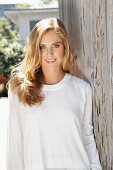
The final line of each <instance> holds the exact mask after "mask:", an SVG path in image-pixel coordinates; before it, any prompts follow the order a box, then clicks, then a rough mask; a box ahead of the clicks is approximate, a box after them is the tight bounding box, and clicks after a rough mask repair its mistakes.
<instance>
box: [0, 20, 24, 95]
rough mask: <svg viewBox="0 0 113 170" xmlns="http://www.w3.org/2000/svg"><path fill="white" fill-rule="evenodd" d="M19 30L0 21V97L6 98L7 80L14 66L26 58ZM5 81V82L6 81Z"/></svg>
mask: <svg viewBox="0 0 113 170" xmlns="http://www.w3.org/2000/svg"><path fill="white" fill-rule="evenodd" d="M18 40H19V36H18V30H17V27H16V25H15V26H14V29H11V25H10V24H9V22H8V21H7V19H5V18H1V19H0V77H1V79H2V82H1V80H0V84H2V87H3V88H0V96H3V95H4V94H5V96H6V86H5V84H6V79H7V80H8V78H9V76H10V72H11V69H12V68H13V66H14V65H16V64H18V63H19V62H21V60H22V58H23V56H24V49H25V48H24V46H23V45H22V44H20V43H19V42H18ZM4 80H5V81H4Z"/></svg>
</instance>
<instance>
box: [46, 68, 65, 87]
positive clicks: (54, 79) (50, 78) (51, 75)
mask: <svg viewBox="0 0 113 170" xmlns="http://www.w3.org/2000/svg"><path fill="white" fill-rule="evenodd" d="M43 75H44V78H43V82H44V84H48V85H49V84H56V83H58V82H59V81H61V80H62V79H63V77H64V75H65V72H64V71H63V70H62V71H60V72H47V73H46V74H44V73H43Z"/></svg>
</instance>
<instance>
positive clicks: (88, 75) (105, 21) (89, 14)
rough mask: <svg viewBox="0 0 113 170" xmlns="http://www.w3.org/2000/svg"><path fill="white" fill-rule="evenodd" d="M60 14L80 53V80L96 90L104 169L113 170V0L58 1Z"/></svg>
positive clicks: (96, 120)
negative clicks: (88, 83)
mask: <svg viewBox="0 0 113 170" xmlns="http://www.w3.org/2000/svg"><path fill="white" fill-rule="evenodd" d="M59 13H60V19H62V20H63V21H64V23H65V25H66V27H67V29H68V32H69V36H70V38H71V42H72V46H73V51H74V53H76V51H77V59H76V62H77V65H78V70H79V72H80V77H81V78H85V79H88V81H90V83H91V84H92V88H93V122H94V133H95V140H96V143H97V148H98V151H99V155H100V159H101V164H102V167H103V170H113V115H112V91H113V88H112V85H113V78H112V75H113V1H112V0H93V1H92V0H59Z"/></svg>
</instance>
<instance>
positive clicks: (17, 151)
mask: <svg viewBox="0 0 113 170" xmlns="http://www.w3.org/2000/svg"><path fill="white" fill-rule="evenodd" d="M8 99H9V121H8V131H7V132H8V133H7V134H8V140H7V170H23V169H24V168H23V167H24V161H23V154H24V153H23V134H22V126H21V117H20V112H19V101H18V97H17V96H16V95H14V94H12V92H11V91H10V90H9V92H8Z"/></svg>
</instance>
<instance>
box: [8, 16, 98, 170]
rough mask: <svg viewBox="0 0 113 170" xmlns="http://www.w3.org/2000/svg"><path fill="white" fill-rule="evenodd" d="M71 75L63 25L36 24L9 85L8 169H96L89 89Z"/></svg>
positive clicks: (53, 20)
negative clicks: (24, 53) (23, 56)
mask: <svg viewBox="0 0 113 170" xmlns="http://www.w3.org/2000/svg"><path fill="white" fill-rule="evenodd" d="M73 70H74V58H73V54H72V49H71V47H70V43H69V39H68V36H67V32H66V29H65V27H64V24H63V23H62V22H61V21H60V20H59V19H56V18H48V19H43V20H41V21H40V22H38V23H37V24H36V26H35V28H34V29H33V31H32V32H31V34H30V35H29V37H28V39H27V50H26V55H25V58H24V59H23V61H22V63H21V64H20V65H19V66H18V67H17V68H16V69H15V70H14V71H13V73H12V76H11V79H10V81H9V102H10V115H9V133H8V134H9V135H8V136H9V137H8V139H9V140H8V154H7V155H8V161H7V162H8V164H7V167H8V170H46V169H49V170H55V169H56V168H57V169H58V170H60V169H62V170H63V169H65V170H71V169H73V170H74V169H75V170H90V169H91V170H101V165H100V162H99V157H98V152H97V149H96V144H95V141H94V136H93V125H92V90H91V86H90V85H89V83H87V82H85V81H84V80H82V79H80V78H77V77H75V76H73V75H72V73H73Z"/></svg>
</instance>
